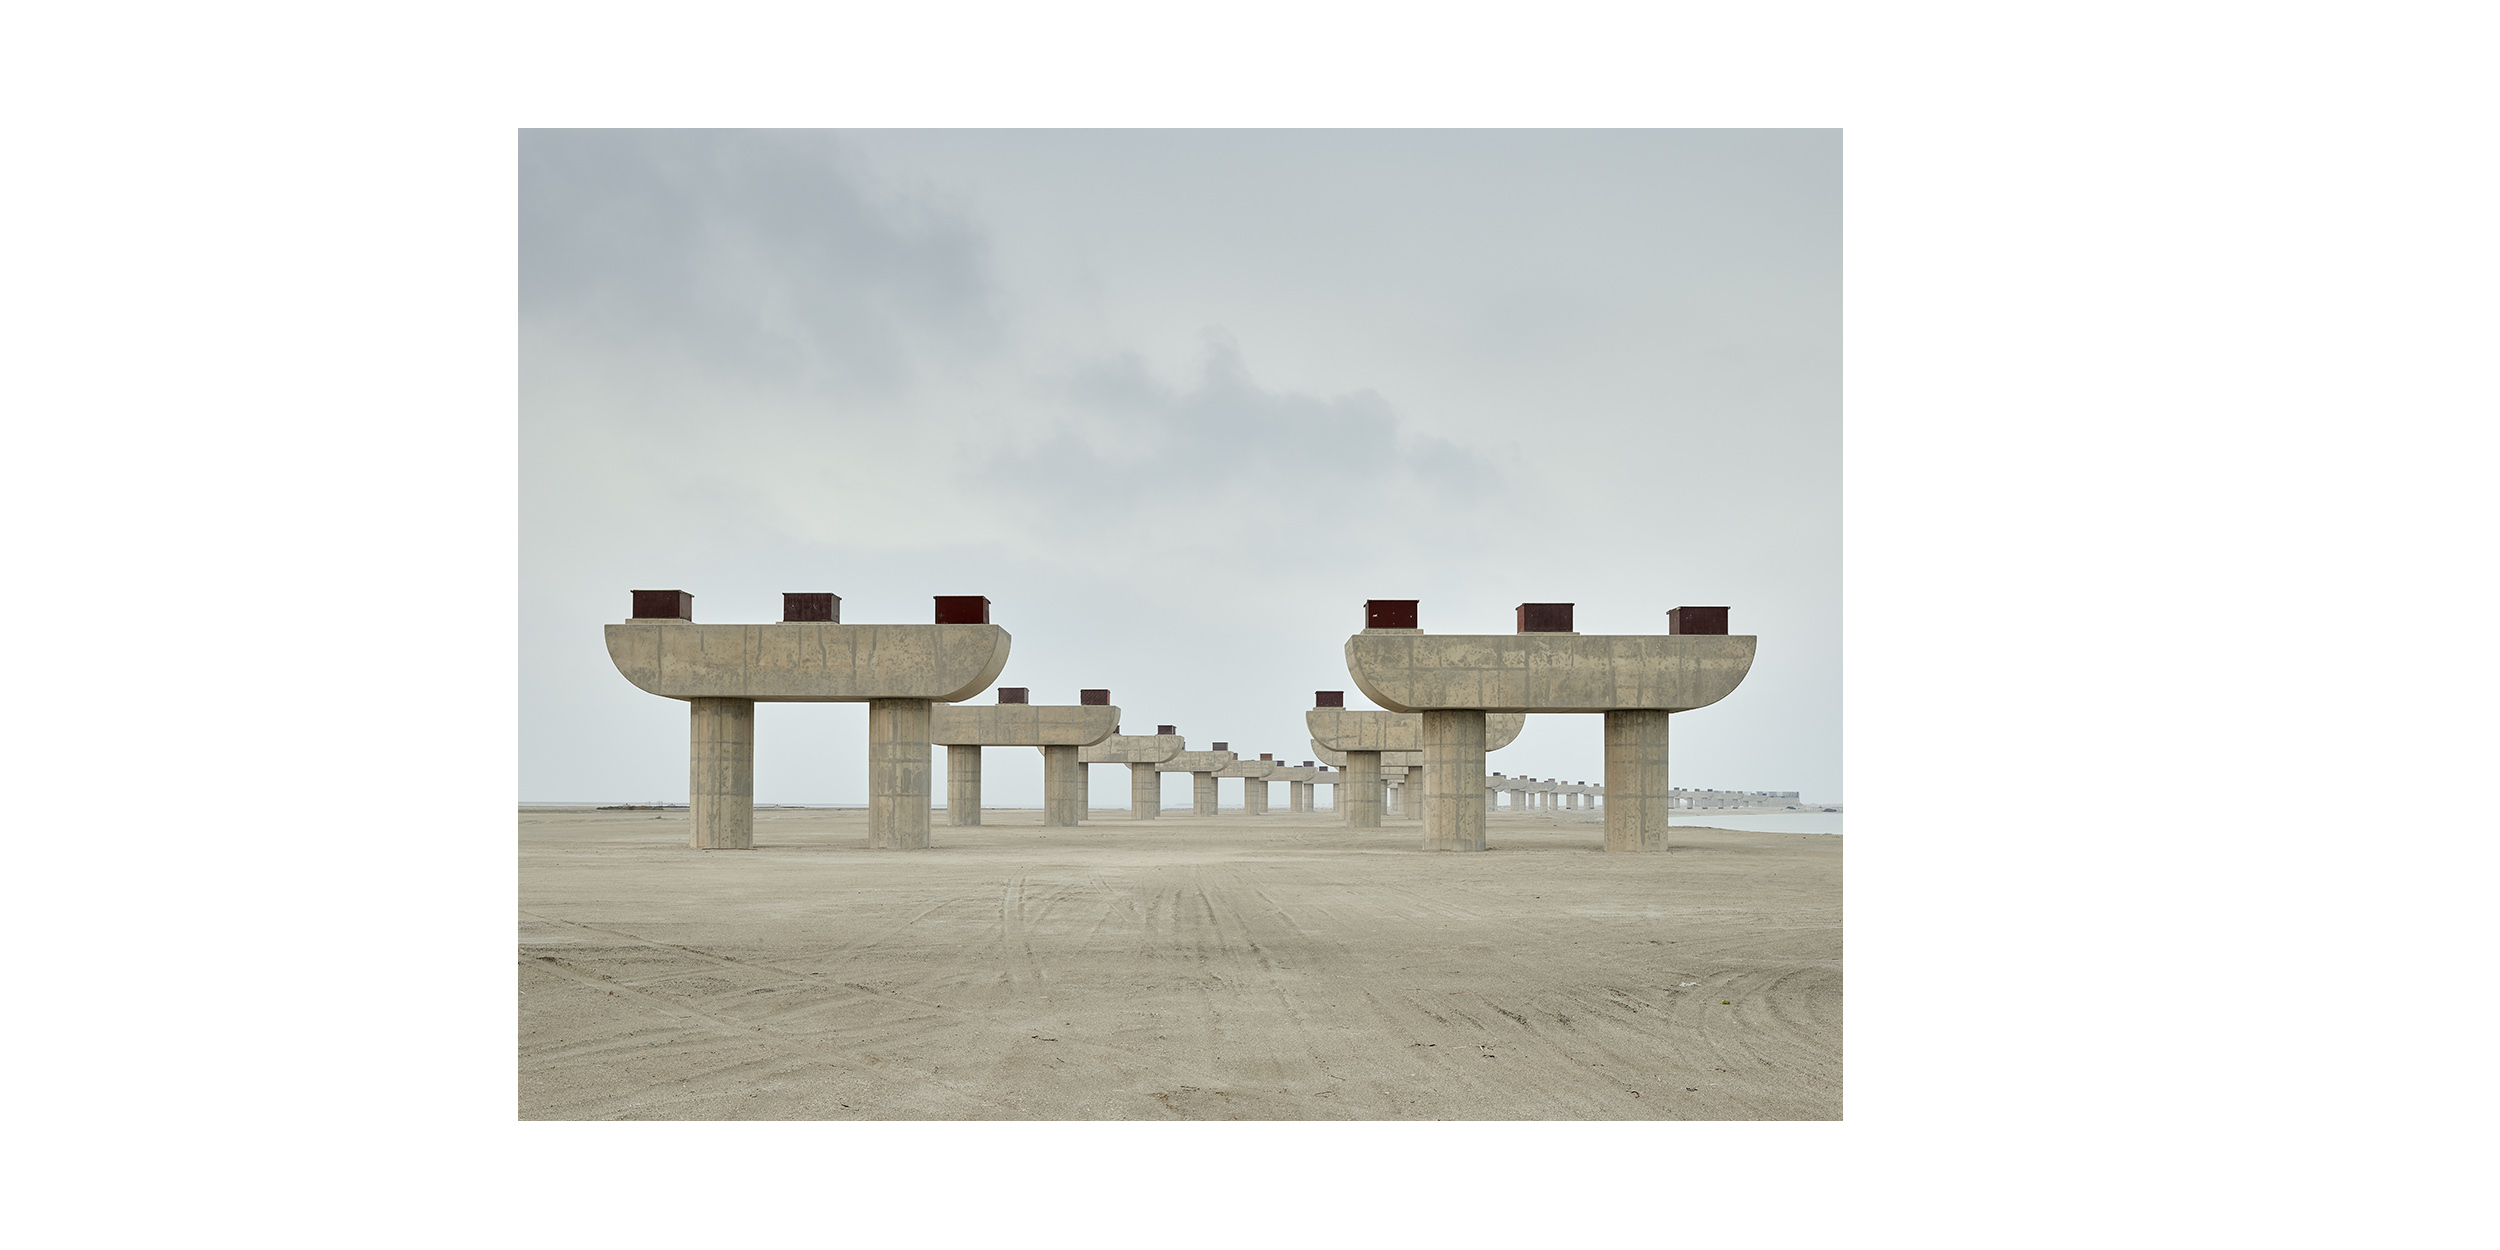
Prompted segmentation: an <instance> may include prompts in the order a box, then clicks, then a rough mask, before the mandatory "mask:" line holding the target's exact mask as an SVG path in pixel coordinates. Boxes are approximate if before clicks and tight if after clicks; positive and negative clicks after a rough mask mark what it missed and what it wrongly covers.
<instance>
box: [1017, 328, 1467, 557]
mask: <svg viewBox="0 0 2500 1250" xmlns="http://www.w3.org/2000/svg"><path fill="white" fill-rule="evenodd" d="M1039 389H1040V390H1041V391H1042V392H1043V393H1044V394H1045V395H1047V396H1049V397H1050V398H1051V399H1053V400H1055V401H1057V402H1058V403H1059V404H1060V405H1061V406H1062V407H1063V409H1064V410H1065V411H1066V412H1067V414H1068V415H1067V417H1066V418H1065V419H1063V420H1061V421H1059V422H1056V423H1053V424H1050V425H1048V426H1045V427H1043V429H1042V430H1041V431H1040V432H1038V433H1036V434H1034V435H1032V436H1031V437H1030V438H1029V439H1028V440H1025V441H1022V442H1020V443H1019V444H1018V445H1015V446H1012V447H1010V448H1009V449H1007V450H1004V451H1001V452H998V453H995V454H993V455H992V456H991V457H990V458H989V460H988V463H987V466H986V469H985V473H984V477H985V480H986V482H987V483H988V484H989V485H990V486H992V487H994V488H997V489H1002V490H1005V491H1009V492H1013V493H1017V494H1021V495H1026V496H1030V497H1034V498H1048V499H1050V500H1052V501H1053V502H1054V504H1055V506H1054V508H1053V509H1052V511H1051V515H1052V518H1053V521H1054V523H1056V524H1060V525H1074V526H1086V525H1094V524H1101V523H1105V522H1108V521H1111V520H1113V519H1115V518H1120V517H1127V518H1131V519H1134V520H1136V521H1139V522H1141V523H1146V522H1159V523H1162V524H1165V525H1178V526H1181V527H1186V528H1189V529H1191V530H1193V531H1194V532H1195V533H1197V534H1199V535H1201V536H1207V535H1216V534H1221V535H1223V536H1225V537H1229V538H1263V539H1268V540H1274V541H1280V542H1290V543H1294V544H1301V545H1310V544H1323V545H1335V544H1338V543H1341V542H1343V541H1344V540H1345V538H1346V537H1347V536H1348V535H1349V534H1350V533H1353V532H1355V531H1357V530H1370V531H1372V532H1373V533H1375V534H1376V535H1381V536H1383V537H1386V536H1387V535H1388V534H1389V531H1391V530H1392V529H1393V528H1394V525H1395V522H1394V517H1395V515H1396V514H1397V513H1398V511H1399V510H1400V509H1401V508H1404V507H1408V506H1411V505H1412V504H1413V503H1414V502H1415V501H1416V499H1417V498H1418V496H1429V497H1432V498H1437V499H1440V500H1443V501H1450V502H1455V501H1463V500H1466V499H1468V498H1471V497H1474V496H1476V495H1479V494H1482V493H1484V492H1489V491H1493V490H1496V489H1498V488H1499V486H1500V483H1501V480H1502V475H1501V472H1500V470H1499V469H1498V468H1497V467H1496V466H1495V465H1494V464H1493V463H1492V462H1491V461H1489V460H1487V459H1485V458H1483V457H1481V456H1479V455H1477V454H1476V453H1474V452H1471V451H1469V450H1467V449H1466V448H1463V447H1460V446H1459V445H1457V444H1455V443H1452V442H1450V441H1449V440H1446V439H1441V438H1436V437H1433V436H1431V435H1427V434H1422V433H1419V432H1418V431H1416V430H1414V429H1412V428H1409V427H1407V426H1403V425H1401V423H1400V421H1399V419H1398V415H1397V413H1396V411H1395V410H1394V409H1393V408H1392V407H1391V405H1390V403H1389V401H1388V400H1387V399H1385V398H1383V397H1382V396H1381V395H1379V394H1378V393H1377V392H1373V391H1368V390H1364V391H1354V392H1350V393H1347V394H1342V395H1329V396H1321V395H1310V394H1303V393H1298V392H1294V391H1286V390H1276V389H1271V388H1268V387H1265V386H1262V385H1260V384H1259V382H1258V380H1257V379H1256V378H1254V377H1253V376H1252V374H1251V371H1250V368H1249V365H1248V363H1247V362H1246V361H1245V360H1244V359H1243V355H1242V351H1241V348H1240V347H1239V345H1237V344H1235V343H1234V342H1233V341H1232V340H1231V339H1230V338H1229V337H1228V336H1226V335H1224V334H1221V333H1219V332H1210V333H1209V334H1208V335H1207V337H1206V342H1205V348H1204V353H1203V357H1202V360H1201V363H1200V365H1199V368H1198V371H1197V374H1196V376H1195V377H1194V378H1193V379H1191V380H1190V381H1189V382H1188V383H1187V384H1186V385H1177V384H1174V383H1172V382H1168V381H1165V380H1164V379H1163V378H1161V377H1159V376H1157V374H1156V373H1155V372H1154V370H1153V369H1152V368H1151V367H1150V366H1149V365H1148V364H1147V363H1146V361H1145V360H1144V359H1143V358H1142V357H1140V356H1139V355H1137V354H1136V353H1134V352H1124V353H1119V354H1116V355H1112V356H1109V357H1106V358H1102V359H1097V360H1094V361H1091V362H1088V363H1086V364H1084V365H1081V366H1079V367H1077V368H1076V369H1074V370H1072V371H1070V372H1068V373H1066V374H1065V375H1062V376H1060V377H1056V378H1052V379H1048V380H1046V381H1044V382H1043V383H1042V384H1041V385H1040V388H1039Z"/></svg>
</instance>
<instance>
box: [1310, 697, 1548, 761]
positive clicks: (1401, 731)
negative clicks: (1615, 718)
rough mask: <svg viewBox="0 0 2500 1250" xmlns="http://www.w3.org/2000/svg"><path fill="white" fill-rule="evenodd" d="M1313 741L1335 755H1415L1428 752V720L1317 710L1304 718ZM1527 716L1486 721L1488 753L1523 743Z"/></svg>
mask: <svg viewBox="0 0 2500 1250" xmlns="http://www.w3.org/2000/svg"><path fill="white" fill-rule="evenodd" d="M1302 722H1303V724H1304V725H1306V726H1308V727H1309V728H1310V731H1311V741H1312V742H1314V743H1316V744H1318V745H1321V746H1325V747H1327V748H1329V749H1330V750H1335V751H1414V752H1418V753H1420V752H1422V751H1423V749H1424V736H1423V735H1424V718H1423V715H1422V714H1421V713H1419V712H1367V711H1363V710H1361V709H1359V708H1358V709H1354V710H1351V711H1349V710H1347V709H1345V708H1341V707H1315V708H1312V709H1311V710H1309V711H1307V712H1304V713H1303V714H1302ZM1527 724H1528V716H1527V713H1525V712H1495V713H1492V714H1490V715H1488V716H1486V717H1485V718H1484V749H1485V750H1487V751H1499V750H1501V749H1502V748H1503V747H1506V746H1509V745H1510V744H1511V743H1513V742H1516V741H1518V740H1519V731H1520V730H1522V729H1524V728H1526V727H1527Z"/></svg>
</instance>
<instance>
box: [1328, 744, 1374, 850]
mask: <svg viewBox="0 0 2500 1250" xmlns="http://www.w3.org/2000/svg"><path fill="white" fill-rule="evenodd" d="M1311 747H1312V749H1313V750H1319V751H1325V750H1326V748H1324V747H1321V746H1320V745H1319V744H1318V743H1316V742H1314V743H1312V744H1311ZM1321 758H1322V759H1326V758H1327V756H1326V755H1322V756H1321ZM1328 762H1329V763H1331V764H1336V765H1339V766H1341V767H1343V768H1344V769H1345V780H1344V781H1342V782H1340V783H1338V785H1337V806H1338V807H1339V808H1341V809H1343V810H1341V811H1340V812H1338V813H1337V814H1338V815H1339V816H1340V817H1341V818H1343V819H1344V821H1345V823H1346V827H1347V828H1349V829H1377V828H1379V827H1380V803H1381V799H1382V798H1383V797H1384V796H1383V795H1382V794H1381V790H1380V752H1378V751H1348V752H1346V753H1345V754H1343V755H1340V756H1338V757H1337V758H1336V759H1333V760H1329V761H1328Z"/></svg>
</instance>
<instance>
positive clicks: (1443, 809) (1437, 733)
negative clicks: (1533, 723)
mask: <svg viewBox="0 0 2500 1250" xmlns="http://www.w3.org/2000/svg"><path fill="white" fill-rule="evenodd" d="M1423 736H1424V849H1426V850H1432V851H1481V850H1483V849H1484V807H1483V804H1482V803H1481V802H1480V801H1479V796H1481V795H1482V794H1483V793H1484V713H1483V712H1481V711H1477V710H1474V709H1465V708H1462V709H1456V710H1451V711H1427V712H1425V713H1424V733H1423Z"/></svg>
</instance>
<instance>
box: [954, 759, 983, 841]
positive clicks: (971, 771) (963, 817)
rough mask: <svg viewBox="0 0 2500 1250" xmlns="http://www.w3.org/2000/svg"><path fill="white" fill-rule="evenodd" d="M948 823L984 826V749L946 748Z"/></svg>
mask: <svg viewBox="0 0 2500 1250" xmlns="http://www.w3.org/2000/svg"><path fill="white" fill-rule="evenodd" d="M946 823H947V824H950V825H977V824H980V823H981V748H979V747H967V746H949V747H947V748H946Z"/></svg>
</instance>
